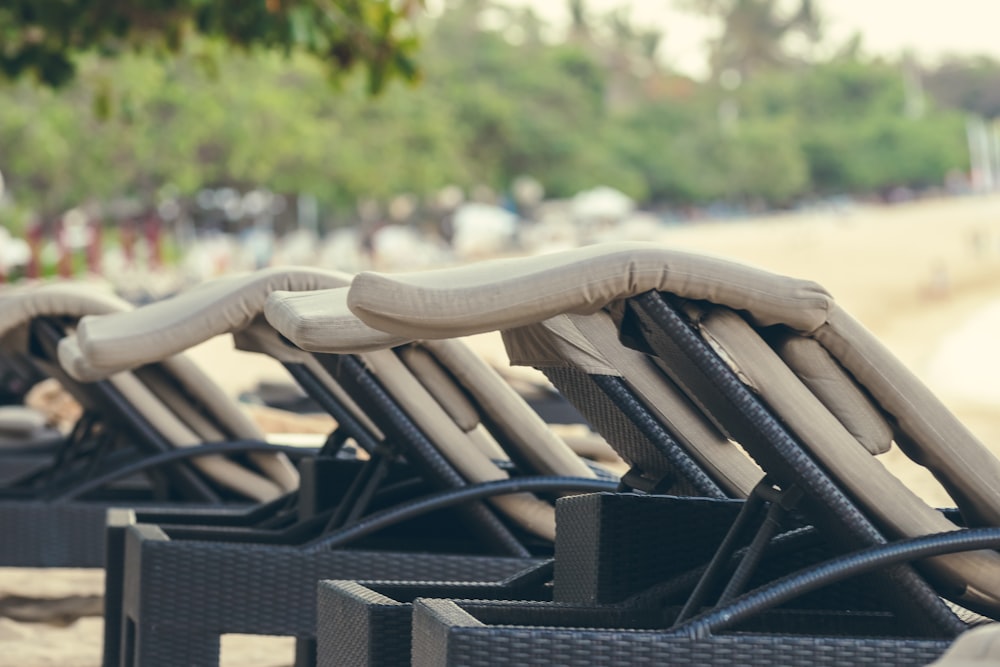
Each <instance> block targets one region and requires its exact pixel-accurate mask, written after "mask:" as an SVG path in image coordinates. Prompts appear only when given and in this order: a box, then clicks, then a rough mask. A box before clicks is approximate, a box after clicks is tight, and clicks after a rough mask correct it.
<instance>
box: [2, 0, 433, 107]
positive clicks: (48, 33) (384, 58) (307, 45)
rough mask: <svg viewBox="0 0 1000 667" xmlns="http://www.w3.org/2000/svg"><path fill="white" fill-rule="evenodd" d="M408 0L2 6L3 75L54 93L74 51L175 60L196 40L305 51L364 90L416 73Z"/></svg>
mask: <svg viewBox="0 0 1000 667" xmlns="http://www.w3.org/2000/svg"><path fill="white" fill-rule="evenodd" d="M421 4H422V3H420V2H415V1H413V0H409V1H407V2H394V1H391V0H249V1H247V0H172V1H171V2H162V0H132V1H130V2H112V1H110V0H76V1H74V2H66V1H65V0H9V1H7V2H4V3H3V6H2V7H0V40H2V44H3V46H2V47H0V73H2V74H3V75H5V76H7V77H8V78H11V79H16V78H19V77H22V76H26V75H31V76H34V77H35V78H37V79H38V80H39V81H41V82H43V83H45V84H48V85H51V86H61V85H63V84H65V83H67V82H68V81H69V80H71V79H72V78H73V77H74V75H75V74H76V70H77V58H78V55H79V54H81V53H91V52H96V53H100V54H105V55H120V54H122V53H124V52H128V51H136V50H141V51H156V52H166V53H177V52H179V51H180V50H181V49H183V48H184V46H185V45H186V44H187V43H188V42H189V41H190V40H191V39H192V38H195V37H211V38H214V39H217V40H220V41H222V42H225V43H227V44H230V45H232V46H235V47H239V48H242V49H247V50H256V49H267V50H277V51H284V52H286V53H290V52H292V51H296V52H303V53H307V54H310V55H311V56H314V57H317V58H319V59H320V60H321V61H323V62H324V63H325V64H326V65H327V66H328V68H329V71H331V72H332V73H339V72H342V71H345V70H349V69H351V68H352V67H353V66H354V65H356V64H362V65H365V66H367V67H368V68H369V72H370V81H371V87H372V88H373V89H374V90H378V89H380V88H381V87H382V85H383V81H384V79H385V77H386V76H387V75H391V74H394V73H401V74H403V75H405V76H408V77H412V76H413V75H414V73H415V67H414V63H413V61H412V51H413V48H414V46H415V41H414V39H413V36H412V31H411V30H410V29H409V28H408V26H407V17H408V16H410V14H411V13H413V12H415V11H416V10H417V9H418V7H419V5H421Z"/></svg>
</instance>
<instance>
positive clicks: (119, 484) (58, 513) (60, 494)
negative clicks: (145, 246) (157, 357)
mask: <svg viewBox="0 0 1000 667" xmlns="http://www.w3.org/2000/svg"><path fill="white" fill-rule="evenodd" d="M129 308H130V306H129V305H128V304H127V303H125V302H123V301H122V300H121V299H118V298H117V297H115V296H114V295H113V294H111V293H110V292H107V291H104V290H102V289H101V288H100V287H98V286H94V285H83V284H75V283H53V284H45V285H40V286H36V287H30V288H23V289H15V290H7V291H5V292H4V294H3V296H2V297H0V345H2V347H3V349H4V350H5V353H7V354H15V355H21V356H22V357H24V358H25V359H27V360H30V362H31V363H32V364H33V365H34V366H36V367H37V368H38V369H39V370H40V371H41V372H44V373H45V374H46V375H47V376H49V377H50V378H53V379H54V380H56V381H58V382H59V383H60V384H61V386H62V387H63V388H64V389H65V390H66V391H67V392H68V393H70V394H71V395H72V396H73V398H74V399H75V400H76V401H77V402H78V403H79V404H80V405H81V406H82V410H83V413H82V417H80V419H79V420H78V421H77V422H76V424H75V426H74V427H73V430H72V432H70V433H69V434H68V435H66V436H65V437H62V438H61V439H60V441H59V443H58V445H57V446H56V448H55V450H54V451H53V452H52V455H51V456H50V457H48V459H47V460H46V461H44V462H43V464H42V465H38V466H32V467H31V468H30V469H25V470H23V471H22V473H21V474H16V475H15V474H12V475H11V476H9V477H8V478H7V480H6V482H5V484H4V487H3V489H2V490H0V529H2V530H4V531H5V534H7V535H15V536H17V538H16V539H11V540H4V541H3V542H2V546H0V563H2V564H3V565H5V566H32V567H45V566H63V567H100V566H102V565H103V561H104V530H103V527H104V523H105V514H106V512H107V510H108V509H109V508H110V507H113V506H120V505H122V504H129V505H132V506H135V507H140V506H144V505H146V506H155V507H160V506H163V505H165V504H169V505H171V506H175V507H177V506H184V507H188V508H191V509H195V508H205V507H214V508H222V507H230V508H244V507H246V506H249V505H252V504H256V503H261V502H267V501H270V500H273V499H274V498H277V497H279V496H281V495H282V494H284V493H286V492H287V491H288V490H291V489H294V488H295V487H296V486H297V484H298V474H297V472H296V470H295V468H294V467H293V466H292V464H291V463H290V461H289V459H288V458H287V456H286V455H285V454H284V453H281V452H279V451H278V450H280V448H278V447H274V446H271V445H269V444H267V443H266V442H264V436H263V434H262V433H261V432H260V431H259V430H258V429H257V428H256V427H255V426H254V424H253V423H252V422H251V421H250V420H249V418H248V417H247V416H246V415H245V414H244V413H243V411H242V410H240V408H239V407H238V406H237V405H235V403H234V402H233V401H232V400H231V399H230V398H229V397H228V396H226V395H225V394H224V393H223V392H222V391H221V389H219V388H218V387H217V386H216V385H215V384H214V383H213V382H212V381H211V380H210V379H209V378H208V377H207V376H205V375H204V374H203V373H202V372H201V371H200V370H199V369H198V368H197V367H196V366H195V365H194V364H193V363H192V362H191V361H190V360H188V359H187V358H185V357H183V356H181V355H178V356H175V357H172V358H170V359H166V360H164V361H163V362H162V363H158V364H154V365H152V366H149V367H146V368H143V369H140V370H137V371H136V372H124V373H120V374H116V375H114V376H113V377H110V378H108V379H107V380H103V381H100V382H94V383H82V382H79V381H77V380H76V379H74V378H73V377H71V376H70V375H69V374H67V373H66V372H65V370H64V369H63V367H62V366H61V365H60V364H59V362H58V357H57V351H56V350H57V346H58V344H59V342H60V341H61V340H62V339H64V338H65V337H66V336H67V335H68V334H70V333H71V332H72V331H73V328H74V327H75V326H76V324H77V322H78V321H79V319H80V318H81V317H84V316H86V315H93V314H107V313H112V312H119V311H124V310H127V309H129ZM217 440H226V441H229V442H230V444H231V445H233V446H232V447H231V448H230V450H229V452H228V453H225V454H216V455H213V456H199V457H197V458H192V457H190V456H189V454H191V453H193V452H195V451H198V447H202V446H203V445H204V443H206V442H212V441H217ZM234 443H242V444H236V445H234ZM232 452H237V454H245V456H240V457H239V458H237V459H234V458H230V457H231V455H232ZM201 453H202V454H205V453H206V452H205V451H204V450H201ZM156 461H159V462H160V464H159V465H151V463H153V462H156Z"/></svg>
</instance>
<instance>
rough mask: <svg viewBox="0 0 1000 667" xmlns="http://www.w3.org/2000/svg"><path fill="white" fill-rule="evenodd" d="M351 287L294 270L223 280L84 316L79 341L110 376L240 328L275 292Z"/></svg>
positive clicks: (334, 277) (325, 274)
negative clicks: (111, 312) (119, 309)
mask: <svg viewBox="0 0 1000 667" xmlns="http://www.w3.org/2000/svg"><path fill="white" fill-rule="evenodd" d="M349 282H350V276H349V275H347V274H343V273H337V272H332V271H323V270H320V269H309V268H293V267H276V268H271V269H264V270H262V271H256V272H254V273H250V274H241V275H235V276H227V277H224V278H219V279H216V280H211V281H208V282H206V283H203V284H201V285H198V286H197V287H194V288H192V289H189V290H186V291H184V292H181V293H180V294H177V295H175V296H173V297H170V298H167V299H163V300H161V301H157V302H154V303H151V304H148V305H145V306H142V307H141V308H136V309H135V310H132V311H129V312H121V313H115V314H114V315H107V316H104V317H84V318H83V319H81V320H80V323H79V326H78V327H77V332H76V335H77V342H78V345H79V347H80V350H81V352H82V356H83V357H84V358H85V359H86V361H87V362H88V363H89V364H90V366H91V367H92V369H95V368H100V369H104V371H105V372H107V373H109V374H110V373H113V372H117V371H119V370H124V369H127V368H135V367H138V366H141V365H143V364H148V363H151V362H154V361H159V360H160V359H164V358H166V357H169V356H170V355H173V354H177V353H178V352H181V351H183V350H186V349H188V348H190V347H193V346H195V345H197V344H199V343H202V342H204V341H206V340H208V339H210V338H212V337H214V336H218V335H221V334H226V333H231V332H234V331H239V330H240V329H243V328H244V327H246V326H248V325H249V324H250V323H251V322H253V320H254V319H255V318H256V317H257V316H258V315H260V314H261V313H262V312H263V310H264V303H265V301H266V300H267V297H268V296H269V295H270V294H271V292H273V291H275V290H308V289H319V288H327V287H338V286H344V285H347V284H349Z"/></svg>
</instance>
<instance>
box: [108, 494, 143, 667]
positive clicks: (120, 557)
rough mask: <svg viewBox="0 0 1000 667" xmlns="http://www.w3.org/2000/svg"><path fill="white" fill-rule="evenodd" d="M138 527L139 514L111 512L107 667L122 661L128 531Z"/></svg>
mask: <svg viewBox="0 0 1000 667" xmlns="http://www.w3.org/2000/svg"><path fill="white" fill-rule="evenodd" d="M134 523H135V512H134V511H133V510H126V509H111V510H108V518H107V526H106V528H105V534H104V535H105V551H104V652H103V658H102V661H101V664H102V666H103V667H118V666H119V665H121V661H122V657H121V655H122V624H123V622H124V612H123V609H122V590H123V589H124V577H125V529H126V528H127V527H128V526H131V525H132V524H134Z"/></svg>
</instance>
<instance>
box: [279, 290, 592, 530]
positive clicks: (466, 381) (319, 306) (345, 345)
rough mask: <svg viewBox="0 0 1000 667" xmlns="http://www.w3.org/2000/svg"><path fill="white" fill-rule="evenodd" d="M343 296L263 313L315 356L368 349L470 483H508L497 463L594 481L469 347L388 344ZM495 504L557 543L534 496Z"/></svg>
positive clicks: (324, 294)
mask: <svg viewBox="0 0 1000 667" xmlns="http://www.w3.org/2000/svg"><path fill="white" fill-rule="evenodd" d="M346 293H347V290H346V289H334V290H326V291H317V292H312V293H290V292H276V293H274V294H272V295H271V297H270V298H269V300H268V303H267V306H266V308H265V314H266V316H267V318H268V321H269V322H271V324H272V325H273V326H274V327H275V328H276V329H277V330H279V331H280V332H281V333H282V334H283V335H284V336H285V337H286V338H288V339H289V340H291V341H292V342H294V343H296V344H297V345H299V346H300V347H302V348H303V349H306V350H309V351H312V352H315V353H317V354H345V353H349V352H355V351H358V350H367V351H363V352H360V353H359V354H358V355H357V356H358V358H359V359H360V360H362V362H363V363H364V364H365V365H366V366H367V367H368V368H369V369H370V370H371V371H372V372H373V374H374V376H375V377H376V378H377V379H378V381H379V382H381V383H382V385H383V386H384V387H385V388H386V390H387V391H388V392H389V393H390V394H391V395H392V396H393V398H394V400H395V401H397V403H398V404H399V406H400V407H401V408H402V409H403V410H405V411H406V413H407V414H408V415H409V416H410V418H411V419H412V420H413V422H414V424H416V425H417V427H418V428H420V429H421V431H423V432H424V433H425V434H426V435H427V437H428V438H429V439H430V440H431V441H432V442H433V443H434V446H435V447H436V448H437V449H438V450H439V451H440V452H441V454H442V455H443V456H444V458H445V459H446V460H447V461H448V462H449V463H451V464H452V465H453V466H454V467H455V469H456V470H457V471H458V472H459V473H460V474H461V475H462V476H463V477H464V478H465V480H466V481H467V482H469V483H479V482H488V481H493V480H500V479H505V478H507V477H509V474H508V473H507V472H506V470H505V469H504V466H503V465H497V463H498V460H499V461H500V462H503V461H504V460H506V459H508V458H509V459H514V460H515V461H516V462H518V463H521V464H522V465H523V467H525V468H527V471H529V472H530V473H531V474H537V475H558V476H566V477H578V478H593V477H594V476H595V475H594V472H593V471H592V470H591V469H590V468H589V467H588V466H587V465H586V464H585V463H584V461H583V460H582V459H581V458H580V457H579V456H578V455H577V454H576V453H574V452H573V451H572V450H571V449H570V448H569V447H568V446H567V445H566V443H565V442H563V441H562V440H561V439H560V438H559V437H558V436H556V434H555V433H554V432H553V431H552V430H551V429H549V428H548V427H547V425H546V424H545V423H544V421H542V419H541V417H539V416H538V414H537V413H535V412H534V411H533V410H532V409H531V408H530V407H529V406H528V405H527V403H526V402H525V401H524V400H523V399H522V398H521V397H520V396H519V395H518V394H517V393H516V392H515V391H514V390H513V389H512V388H511V387H510V385H509V384H508V383H507V382H506V381H505V380H503V378H502V377H500V375H499V374H498V373H497V372H496V371H495V370H494V369H493V368H492V367H490V366H489V365H488V364H487V363H486V362H485V361H483V360H482V358H480V357H479V356H478V355H476V354H475V353H474V352H472V351H471V350H470V349H469V348H468V347H467V346H466V345H465V344H464V343H462V342H461V341H447V340H441V341H424V342H406V341H409V340H411V339H410V338H409V337H407V336H405V335H402V336H398V337H386V335H385V334H384V333H383V332H380V331H377V330H373V329H371V328H370V327H367V326H366V325H364V324H363V323H361V322H360V321H359V320H358V319H357V318H356V317H355V316H354V315H353V314H352V313H350V311H349V310H348V309H347V307H346ZM379 347H384V348H386V349H376V348H379ZM491 503H492V504H493V505H494V506H496V507H497V508H498V509H499V510H500V511H501V512H502V513H504V514H505V515H506V516H508V517H509V518H510V519H511V520H512V521H514V522H515V523H517V524H519V525H521V526H522V527H523V528H524V529H526V530H528V531H529V532H531V533H533V534H535V535H538V536H540V537H543V538H546V539H549V540H551V539H553V538H554V536H555V512H554V508H553V506H552V505H551V503H549V502H546V501H542V500H540V499H539V498H538V497H536V496H534V495H533V494H516V495H508V496H500V497H497V498H495V499H492V500H491Z"/></svg>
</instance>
